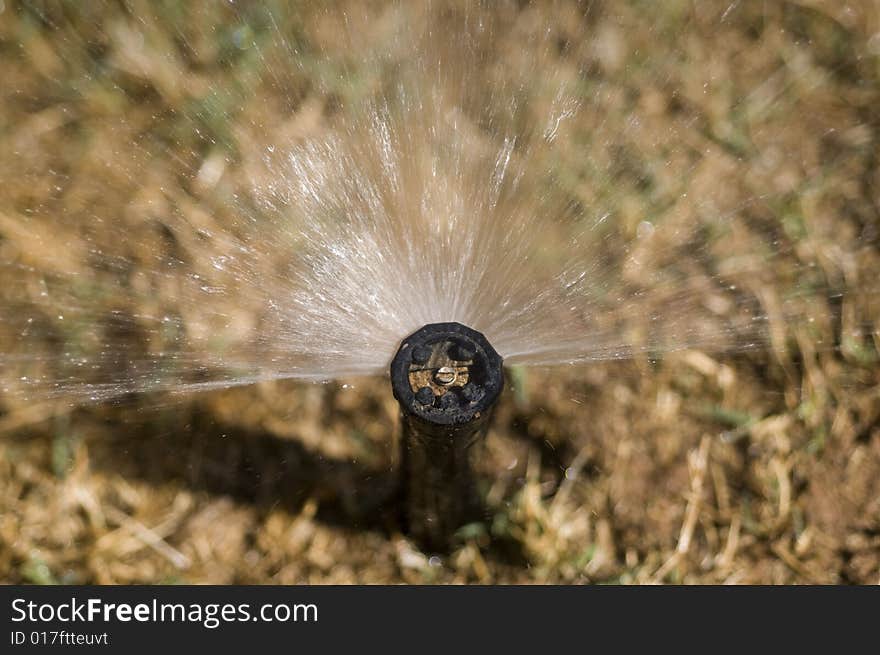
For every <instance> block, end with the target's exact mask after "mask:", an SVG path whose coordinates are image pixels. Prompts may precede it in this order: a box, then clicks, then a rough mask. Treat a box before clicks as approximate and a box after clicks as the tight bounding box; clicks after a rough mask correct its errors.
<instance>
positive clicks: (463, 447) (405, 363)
mask: <svg viewBox="0 0 880 655" xmlns="http://www.w3.org/2000/svg"><path fill="white" fill-rule="evenodd" d="M501 365H502V358H501V356H500V355H499V354H498V353H497V352H496V351H495V349H494V348H493V347H492V345H491V344H490V343H489V341H488V340H487V339H486V337H485V336H483V335H482V334H481V333H480V332H477V331H476V330H473V329H471V328H469V327H466V326H464V325H461V324H460V323H431V324H429V325H425V326H424V327H422V328H420V329H419V330H417V331H416V332H414V333H413V334H411V335H410V336H408V337H407V338H406V339H404V340H403V342H402V343H401V345H400V348H399V349H398V351H397V354H396V355H395V356H394V359H393V360H392V362H391V389H392V392H393V393H394V398H395V399H396V400H397V402H398V404H399V405H400V410H401V438H400V449H401V451H400V464H401V466H400V471H401V473H400V491H401V497H402V501H403V519H404V523H405V525H406V527H407V529H408V531H409V532H410V534H411V535H412V536H413V538H415V539H416V540H417V541H418V542H420V544H421V545H422V546H424V547H425V548H428V549H431V550H443V549H445V548H446V547H447V546H448V543H449V538H450V536H451V535H452V534H453V532H454V531H455V529H456V528H458V527H460V526H461V525H463V524H464V523H466V522H468V521H469V520H471V519H473V518H477V517H478V516H479V513H480V503H479V501H478V499H477V494H476V489H475V480H474V474H473V468H472V466H471V457H472V452H473V450H474V449H473V447H474V446H475V445H476V444H477V443H479V442H480V441H482V440H483V438H484V437H485V436H486V433H487V431H488V429H489V423H490V420H491V417H492V410H493V409H494V406H495V402H496V401H497V400H498V396H499V394H500V393H501V389H502V387H503V386H504V376H503V374H502V369H501Z"/></svg>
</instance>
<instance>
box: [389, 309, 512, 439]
mask: <svg viewBox="0 0 880 655" xmlns="http://www.w3.org/2000/svg"><path fill="white" fill-rule="evenodd" d="M501 364H502V359H501V356H500V355H499V354H498V353H497V352H495V349H494V348H493V347H492V345H491V344H490V343H489V341H488V340H487V339H486V337H484V336H483V335H482V334H480V333H479V332H477V331H476V330H472V329H471V328H469V327H466V326H464V325H461V324H460V323H432V324H429V325H426V326H424V327H423V328H421V329H419V330H417V331H416V332H414V333H412V334H411V335H410V336H408V337H407V338H406V339H404V340H403V343H401V345H400V348H399V349H398V351H397V354H396V355H395V356H394V360H393V361H392V362H391V389H392V392H393V393H394V397H395V398H396V399H397V402H398V403H400V406H401V409H402V410H403V411H404V413H407V414H410V415H412V416H414V417H415V418H418V419H421V420H422V421H424V422H425V423H428V424H431V425H435V426H449V427H454V426H464V425H467V424H468V423H471V422H472V421H476V420H479V419H480V417H481V416H483V415H485V414H486V412H487V411H489V410H491V408H492V406H493V405H494V404H495V401H496V400H498V395H499V394H500V393H501V389H502V387H503V386H504V376H503V374H502V370H501Z"/></svg>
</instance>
